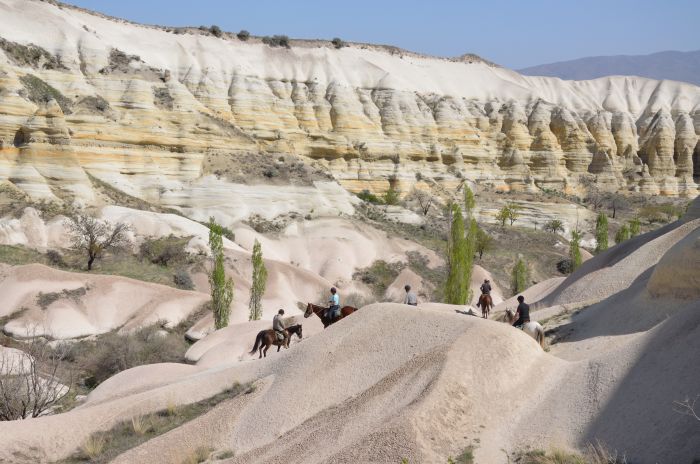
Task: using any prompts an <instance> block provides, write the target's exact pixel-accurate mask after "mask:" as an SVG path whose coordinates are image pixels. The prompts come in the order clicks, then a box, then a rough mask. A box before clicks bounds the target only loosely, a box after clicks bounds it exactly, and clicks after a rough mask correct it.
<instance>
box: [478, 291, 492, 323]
mask: <svg viewBox="0 0 700 464" xmlns="http://www.w3.org/2000/svg"><path fill="white" fill-rule="evenodd" d="M479 306H480V307H481V317H483V318H484V319H488V318H489V312H490V311H491V310H492V309H493V299H492V298H491V295H489V294H488V293H482V294H481V296H480V297H479Z"/></svg>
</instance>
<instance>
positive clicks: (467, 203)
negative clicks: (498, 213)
mask: <svg viewBox="0 0 700 464" xmlns="http://www.w3.org/2000/svg"><path fill="white" fill-rule="evenodd" d="M474 206H476V200H474V192H472V189H470V188H469V186H468V185H467V184H466V183H465V184H464V212H465V213H466V214H467V217H472V216H473V215H474Z"/></svg>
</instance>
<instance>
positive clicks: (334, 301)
mask: <svg viewBox="0 0 700 464" xmlns="http://www.w3.org/2000/svg"><path fill="white" fill-rule="evenodd" d="M328 304H330V307H329V308H328V311H327V312H326V317H327V318H328V319H330V320H331V321H332V320H333V319H335V318H336V317H338V316H339V315H340V314H339V313H340V295H338V290H336V288H335V287H331V297H330V298H328Z"/></svg>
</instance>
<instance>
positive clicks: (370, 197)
mask: <svg viewBox="0 0 700 464" xmlns="http://www.w3.org/2000/svg"><path fill="white" fill-rule="evenodd" d="M357 198H359V199H360V200H362V201H366V202H367V203H372V204H374V205H381V204H383V203H384V201H383V200H382V199H381V198H379V197H378V196H377V195H375V194H373V193H371V192H370V191H369V190H367V189H365V190H363V191H361V192H360V193H358V194H357Z"/></svg>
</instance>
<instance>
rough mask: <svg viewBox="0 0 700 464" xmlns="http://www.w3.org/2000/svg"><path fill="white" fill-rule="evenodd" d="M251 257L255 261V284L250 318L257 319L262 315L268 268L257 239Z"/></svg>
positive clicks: (251, 292)
mask: <svg viewBox="0 0 700 464" xmlns="http://www.w3.org/2000/svg"><path fill="white" fill-rule="evenodd" d="M251 259H252V261H253V285H252V286H251V288H250V301H249V302H248V309H249V310H250V315H249V316H248V320H251V321H257V320H259V319H260V318H261V317H262V305H261V302H262V297H263V295H264V294H265V287H266V286H267V269H266V268H265V262H264V261H263V256H262V246H261V245H260V242H258V240H257V239H256V240H255V244H254V245H253V257H252V258H251Z"/></svg>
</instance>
